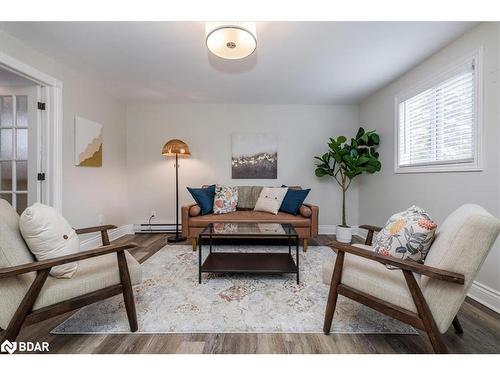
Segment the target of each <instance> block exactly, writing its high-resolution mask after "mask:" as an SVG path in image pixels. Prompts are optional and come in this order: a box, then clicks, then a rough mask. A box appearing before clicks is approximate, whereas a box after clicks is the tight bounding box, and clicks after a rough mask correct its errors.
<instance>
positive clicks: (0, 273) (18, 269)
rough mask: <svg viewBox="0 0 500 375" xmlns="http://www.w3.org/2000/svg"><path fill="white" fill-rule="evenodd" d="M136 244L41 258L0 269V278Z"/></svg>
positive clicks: (121, 250)
mask: <svg viewBox="0 0 500 375" xmlns="http://www.w3.org/2000/svg"><path fill="white" fill-rule="evenodd" d="M137 246H138V245H137V244H134V243H130V244H126V245H109V246H104V247H101V248H98V249H92V250H87V251H82V252H80V253H75V254H71V255H65V256H62V257H57V258H52V259H47V260H41V261H37V262H33V263H28V264H22V265H20V266H14V267H6V268H1V269H0V279H4V278H7V277H12V276H17V275H22V274H24V273H28V272H34V271H42V270H50V269H51V268H52V267H55V266H60V265H61V264H65V263H71V262H76V261H80V260H84V259H88V258H93V257H98V256H101V255H106V254H110V253H117V252H123V251H124V250H127V249H131V248H134V247H137Z"/></svg>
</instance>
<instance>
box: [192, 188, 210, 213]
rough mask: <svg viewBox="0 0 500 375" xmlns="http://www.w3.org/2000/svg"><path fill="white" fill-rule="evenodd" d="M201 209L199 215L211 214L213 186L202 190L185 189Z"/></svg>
mask: <svg viewBox="0 0 500 375" xmlns="http://www.w3.org/2000/svg"><path fill="white" fill-rule="evenodd" d="M187 189H188V191H189V192H190V193H191V195H192V196H193V199H194V200H195V201H196V203H197V204H198V206H199V207H200V209H201V214H202V215H206V214H209V213H211V212H213V207H214V197H215V185H210V186H208V187H202V188H190V187H188V188H187Z"/></svg>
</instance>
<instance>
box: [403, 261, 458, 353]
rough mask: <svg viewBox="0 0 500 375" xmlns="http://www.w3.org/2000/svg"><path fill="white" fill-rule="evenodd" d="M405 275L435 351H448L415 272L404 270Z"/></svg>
mask: <svg viewBox="0 0 500 375" xmlns="http://www.w3.org/2000/svg"><path fill="white" fill-rule="evenodd" d="M403 275H404V277H405V280H406V284H407V285H408V289H409V290H410V293H411V296H412V298H413V302H414V303H415V306H416V308H417V311H418V315H419V316H420V319H422V323H423V325H424V328H425V331H426V332H427V336H429V340H430V341H431V345H432V348H433V349H434V352H436V353H438V354H446V353H448V348H447V347H446V345H445V343H444V341H443V338H442V336H441V333H439V330H438V328H437V326H436V322H435V321H434V317H433V316H432V313H431V310H430V309H429V306H428V305H427V302H426V301H425V298H424V295H423V294H422V291H421V290H420V287H419V286H418V284H417V281H416V280H415V277H414V276H413V273H412V272H411V271H407V270H403Z"/></svg>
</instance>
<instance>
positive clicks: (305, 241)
mask: <svg viewBox="0 0 500 375" xmlns="http://www.w3.org/2000/svg"><path fill="white" fill-rule="evenodd" d="M302 250H303V251H304V253H305V252H306V251H307V238H304V239H303V240H302Z"/></svg>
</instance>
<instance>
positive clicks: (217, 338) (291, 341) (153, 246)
mask: <svg viewBox="0 0 500 375" xmlns="http://www.w3.org/2000/svg"><path fill="white" fill-rule="evenodd" d="M332 239H333V238H332V237H331V236H324V235H320V236H319V237H318V238H317V239H316V240H311V241H310V245H311V246H314V245H322V244H326V243H328V242H329V241H331V240H332ZM115 242H119V243H124V242H135V243H137V244H138V245H139V246H140V247H138V248H137V249H134V250H133V251H131V253H132V255H134V256H135V257H136V259H138V260H139V261H140V262H144V261H145V260H147V259H148V258H149V257H150V256H151V255H153V254H154V253H155V252H156V251H158V250H159V249H160V248H162V247H163V246H164V245H165V244H166V235H164V234H157V233H156V234H139V235H128V236H124V237H122V238H120V239H119V240H117V241H115ZM311 250H312V249H311ZM70 315H71V313H68V314H65V315H62V316H59V317H55V318H53V319H50V320H47V321H45V322H41V323H38V324H35V325H33V326H29V327H25V328H24V329H23V330H22V331H21V334H20V336H19V338H18V340H20V341H48V342H49V345H50V353H106V354H108V353H151V354H153V353H237V354H239V353H242V354H244V353H270V354H274V353H297V354H302V353H387V354H394V353H432V348H431V346H430V343H429V341H428V339H427V337H426V335H425V333H420V334H419V335H383V334H376V335H374V334H370V335H368V334H356V335H347V334H331V335H329V336H326V335H323V334H248V333H245V334H119V335H116V334H95V335H52V334H50V333H49V332H50V330H51V329H52V328H54V327H55V326H57V325H58V324H60V323H61V322H63V321H64V320H65V319H66V318H68V317H69V316H70ZM458 317H459V319H460V321H461V323H462V326H463V328H464V331H465V333H464V334H463V335H457V334H455V332H454V330H453V328H450V329H449V330H448V332H447V333H446V334H445V336H444V341H445V343H446V344H447V346H448V348H449V351H450V353H500V315H499V314H496V313H495V312H493V311H491V310H489V309H487V308H486V307H484V306H482V305H480V304H478V303H477V302H475V301H473V300H471V299H469V298H467V299H466V301H465V303H464V304H463V306H462V308H461V310H460V312H459V314H458ZM0 336H1V334H0Z"/></svg>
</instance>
